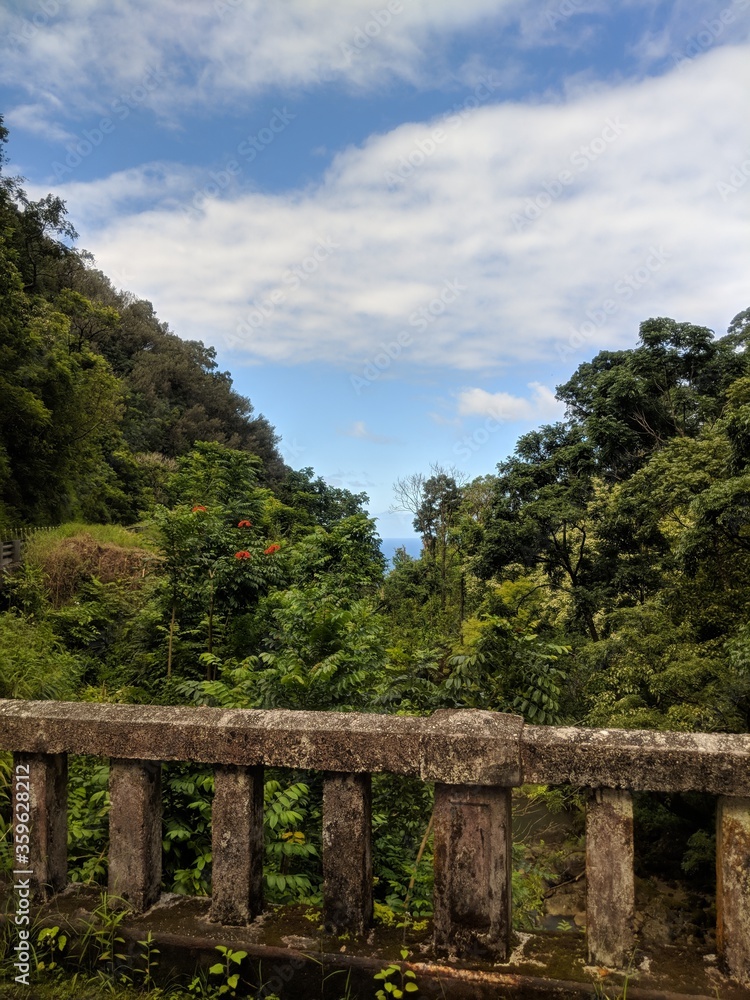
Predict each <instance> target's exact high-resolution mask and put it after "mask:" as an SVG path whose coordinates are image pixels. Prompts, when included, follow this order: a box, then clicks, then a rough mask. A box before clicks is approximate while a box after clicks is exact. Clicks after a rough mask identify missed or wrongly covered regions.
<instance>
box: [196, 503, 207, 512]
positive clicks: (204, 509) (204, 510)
mask: <svg viewBox="0 0 750 1000" xmlns="http://www.w3.org/2000/svg"><path fill="white" fill-rule="evenodd" d="M206 510H207V508H206V507H203V506H202V505H201V504H196V506H195V507H193V513H194V514H198V513H200V514H205V513H206Z"/></svg>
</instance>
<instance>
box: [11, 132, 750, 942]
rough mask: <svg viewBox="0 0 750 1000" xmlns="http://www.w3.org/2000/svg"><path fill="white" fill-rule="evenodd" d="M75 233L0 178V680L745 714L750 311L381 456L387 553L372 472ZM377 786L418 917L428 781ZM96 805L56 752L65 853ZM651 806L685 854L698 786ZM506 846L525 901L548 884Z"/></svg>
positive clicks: (678, 715) (370, 701)
mask: <svg viewBox="0 0 750 1000" xmlns="http://www.w3.org/2000/svg"><path fill="white" fill-rule="evenodd" d="M0 128H2V123H1V121H0ZM5 137H6V134H5V130H2V131H1V132H0V139H1V140H4V139H5ZM1 149H2V142H0V150H1ZM74 237H75V233H74V230H73V228H72V226H71V225H70V223H69V221H68V219H67V216H66V213H65V206H64V204H63V203H62V202H61V201H60V200H59V199H58V198H55V197H53V196H47V197H46V198H43V199H41V200H40V201H37V202H33V201H30V200H29V199H28V197H27V196H26V194H25V193H24V191H23V189H22V187H21V182H20V180H19V179H16V178H9V177H7V176H3V175H2V173H0V535H3V534H9V533H12V529H13V528H14V527H15V526H23V527H27V528H31V527H34V526H37V527H44V528H46V529H52V530H45V531H38V532H36V533H34V534H32V535H31V536H30V538H29V540H28V543H27V545H26V548H25V558H24V563H23V565H22V567H21V568H20V569H19V570H17V571H15V572H14V573H13V574H11V575H10V576H9V577H8V578H7V579H6V580H5V581H4V584H3V587H2V590H1V591H0V608H1V610H0V697H3V698H58V699H84V700H97V701H117V702H134V703H146V702H148V703H160V704H175V703H180V704H195V705H199V704H206V705H219V706H232V707H252V708H272V707H274V708H276V707H283V708H303V707H304V708H308V709H310V708H316V709H337V710H342V711H354V710H356V711H375V712H399V713H426V712H431V711H434V710H435V709H437V708H445V707H449V708H454V707H459V708H460V707H471V708H474V707H477V708H485V709H493V710H499V711H512V712H517V713H520V714H522V715H523V716H524V717H525V718H526V719H527V720H528V721H529V722H533V723H543V724H544V723H576V724H582V725H608V726H620V727H640V728H655V729H676V730H704V731H722V732H746V731H748V728H749V722H750V619H749V618H748V601H749V600H750V350H749V348H748V342H749V339H750V310H746V311H745V312H742V313H740V314H739V315H738V316H737V317H736V318H735V319H734V320H733V322H732V324H731V326H730V328H729V331H728V333H727V334H726V335H725V336H721V337H716V336H715V335H714V334H713V332H712V331H710V330H708V329H706V328H704V327H700V326H694V325H692V324H691V323H687V322H676V321H674V320H672V319H664V318H660V319H650V320H648V321H646V322H644V323H643V324H642V325H641V329H640V336H639V340H638V345H637V346H636V347H634V348H632V349H630V350H622V351H602V352H601V353H599V354H598V355H597V356H596V357H595V358H593V360H591V361H590V362H586V363H584V364H582V365H581V366H580V367H579V368H578V370H577V371H576V372H575V373H574V374H573V376H572V377H571V378H570V379H569V381H568V382H566V383H565V384H564V385H562V386H560V387H559V388H558V396H559V398H560V399H561V400H563V401H564V402H565V404H566V405H567V417H566V419H565V420H564V421H562V422H559V423H557V424H554V425H551V426H543V427H540V428H539V429H538V430H534V431H532V432H531V433H528V434H525V435H524V436H523V437H521V438H520V440H519V441H518V444H517V446H516V449H515V452H514V453H513V455H512V456H510V457H509V458H506V459H504V460H502V461H501V462H500V463H499V464H498V465H497V468H496V471H495V472H492V473H488V474H487V475H486V476H483V477H480V478H477V479H474V480H472V481H467V480H466V479H465V478H464V477H462V476H461V474H460V473H459V472H458V471H457V470H455V469H445V468H442V467H440V466H433V467H432V468H431V469H430V470H429V471H427V470H425V471H424V472H419V471H416V472H415V473H414V475H413V476H411V477H409V478H408V479H405V480H402V481H400V482H399V483H397V484H396V494H397V504H398V506H400V507H401V508H402V509H406V510H410V511H411V513H412V515H413V517H414V526H415V529H416V531H417V532H418V533H419V534H420V535H421V537H422V539H423V551H422V554H421V557H420V558H419V559H412V558H410V557H409V556H407V555H406V553H405V552H401V553H399V554H398V556H397V558H396V560H395V564H394V566H393V568H392V570H391V571H390V572H388V573H386V566H385V562H384V559H383V557H382V555H381V552H380V547H379V539H378V536H377V533H376V528H375V524H374V522H373V520H372V519H370V518H369V517H368V515H367V512H366V510H365V504H366V502H367V497H366V496H365V495H363V494H359V495H355V494H352V493H350V492H348V491H346V490H341V489H334V488H332V487H330V486H328V485H327V484H326V483H325V482H324V481H323V480H322V479H321V478H320V477H317V478H316V477H315V474H314V472H313V470H311V469H302V470H293V469H290V468H288V467H287V466H286V465H285V463H284V462H283V461H282V459H281V457H280V455H279V452H278V449H277V444H278V439H277V437H276V436H275V434H274V431H273V428H272V427H271V425H270V424H269V423H268V421H267V420H266V419H265V417H263V416H255V415H254V414H253V410H252V406H251V404H250V402H249V401H248V400H247V399H244V398H242V397H241V396H239V395H238V394H237V393H236V392H234V390H233V389H232V385H231V379H230V377H229V375H228V373H225V372H219V371H218V370H217V367H216V361H215V356H214V351H213V349H212V348H208V347H205V346H204V345H203V344H202V343H199V342H185V341H182V340H180V339H179V338H178V337H177V336H175V335H174V334H173V333H171V332H170V331H169V329H168V327H167V326H166V324H164V323H162V322H161V321H159V320H158V319H157V317H156V316H155V314H154V311H153V309H152V307H151V305H150V304H149V303H147V302H144V301H141V300H138V299H136V298H134V297H133V296H131V295H129V294H127V293H123V292H119V291H116V290H115V289H114V288H113V287H112V285H111V283H110V281H109V280H108V279H107V278H106V277H105V276H104V275H103V274H101V273H100V272H99V271H97V270H95V269H94V267H93V266H92V262H91V260H90V259H89V258H88V256H87V255H86V254H85V253H84V252H81V251H78V250H76V249H74V247H73V240H74ZM3 766H4V768H5V770H4V771H3V772H2V773H3V775H4V783H5V786H6V793H5V794H6V798H7V766H8V764H7V761H5V763H4V765H3ZM212 780H213V779H212V774H211V770H210V769H209V768H204V767H199V766H196V765H194V764H190V763H185V764H181V765H170V766H168V767H167V768H166V779H165V784H166V796H167V802H166V806H165V817H166V827H165V841H164V846H165V852H166V868H165V882H166V886H167V888H168V889H171V890H174V891H178V892H185V893H193V892H205V891H207V890H208V889H209V887H210V878H211V838H210V813H211V793H212ZM320 785H321V782H320V777H319V776H316V775H310V774H304V775H303V774H294V773H290V772H283V771H279V772H271V773H270V774H269V780H268V782H267V784H266V790H265V795H266V828H267V829H266V834H267V837H266V850H267V865H266V888H267V892H268V895H269V898H270V899H272V900H275V901H277V902H296V901H305V902H315V901H316V900H318V899H319V897H320V881H321V875H320V859H319V851H320V810H321V787H320ZM374 786H375V787H374V799H375V801H374V827H375V868H376V873H377V878H378V883H377V886H376V896H377V912H378V915H379V919H382V920H384V921H386V922H387V921H389V920H393V919H397V918H398V915H399V914H401V913H403V911H404V909H405V908H406V909H408V910H409V912H410V913H411V914H412V916H413V917H414V918H415V919H420V918H421V917H424V916H426V915H428V914H429V909H430V864H429V859H430V848H429V845H428V847H427V850H426V851H425V853H424V863H423V864H422V865H421V866H420V867H419V870H418V872H417V876H416V880H415V882H414V884H413V885H411V887H410V881H411V880H412V877H413V876H414V872H415V859H416V857H417V853H418V850H419V847H420V843H421V842H422V839H423V837H424V836H425V831H426V828H427V824H428V820H429V816H430V811H431V802H430V795H431V791H430V789H429V788H428V787H427V786H424V785H422V784H421V783H412V782H408V781H405V780H402V779H398V778H394V777H386V776H378V777H376V779H375V782H374ZM650 808H651V812H650V813H647V814H644V816H645V819H644V820H643V823H644V829H651V827H649V818H648V817H649V816H651V817H652V818H653V815H654V810H656V809H657V806H654V805H653V804H652V806H651V807H650ZM107 809H108V795H107V768H106V765H105V763H104V762H101V761H93V760H89V759H83V758H81V759H74V760H73V762H72V790H71V802H70V857H71V872H72V877H73V879H74V880H79V881H88V880H94V881H98V882H102V881H104V880H105V877H106V867H105V866H106V837H107V830H106V815H107ZM658 809H660V810H662V812H661V813H659V818H660V822H659V824H656V823H653V824H652V825H653V829H654V830H656V827H657V826H658V827H659V831H660V832H658V833H656V832H655V833H654V835H653V837H652V838H651V841H649V843H650V844H651V847H653V845H654V844H655V843H657V841H658V843H659V844H660V845H661V849H662V850H661V855H660V856H661V857H662V858H664V857H665V856H666V855H669V856H672V857H676V859H677V864H678V866H679V865H680V864H681V865H682V867H683V870H686V871H695V870H697V869H698V868H700V866H701V865H703V864H704V863H706V862H707V859H709V858H710V856H711V850H710V833H707V832H706V831H707V830H708V829H709V827H710V809H711V805H710V803H709V804H707V803H704V802H702V801H700V802H697V801H696V800H691V801H689V802H685V801H683V800H678V799H677V798H676V797H675V798H674V801H670V802H668V803H667V804H666V805H665V804H664V803H660V804H659V805H658ZM2 817H5V818H2V823H3V824H4V828H3V830H1V831H0V832H2V833H4V834H5V840H4V842H3V844H4V847H3V850H4V852H5V853H6V855H7V848H8V840H7V833H8V830H7V809H5V810H4V811H3V812H2ZM696 817H697V819H696ZM691 824H692V826H691ZM696 824H702V826H703V828H704V829H697V827H696ZM665 829H666V830H667V834H666V835H667V836H669V837H672V838H673V840H672V841H671V842H670V843H669V844H667V843H666V842H662V841H659V840H658V838H659V837H662V838H663V837H664V836H665V834H664V830H665ZM675 843H677V844H679V850H677V851H676V852H675V848H674V844H675ZM517 853H518V856H517V859H516V860H517V863H518V879H517V885H516V896H517V903H518V904H519V906H518V920H519V921H521V922H523V920H524V919H531V918H530V916H529V914H531V915H533V912H534V906H535V905H536V904H533V905H532V903H529V905H528V907H527V908H526V909H524V905H523V903H524V899H525V898H526V897H525V896H524V893H526V894H529V893H532V895H533V891H535V892H536V896H535V897H534V898H535V899H537V900H538V896H539V891H538V889H539V885H541V884H542V883H541V881H539V879H541V876H539V869H538V867H537V868H535V867H534V865H535V864H536V863H537V862H536V861H533V860H529V858H528V857H526V856H525V855H524V852H523V850H522V848H519V850H518V852H517ZM537 876H539V879H538V884H537V888H536V890H533V885H534V884H535V883H534V881H533V880H534V878H536V877H537ZM530 886H531V887H532V888H530ZM532 890H533V891H532Z"/></svg>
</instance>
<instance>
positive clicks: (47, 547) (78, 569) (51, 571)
mask: <svg viewBox="0 0 750 1000" xmlns="http://www.w3.org/2000/svg"><path fill="white" fill-rule="evenodd" d="M23 555H24V561H25V563H26V565H27V566H28V567H31V568H32V570H33V569H37V570H38V571H40V572H41V574H42V579H43V583H44V588H45V590H46V591H47V595H48V597H49V599H50V601H51V602H52V604H53V605H54V606H55V607H58V608H59V607H60V605H62V604H64V603H65V602H66V601H69V600H70V599H71V598H72V597H74V596H75V594H76V593H77V591H78V589H79V588H80V586H81V585H82V584H84V583H87V582H89V581H90V580H93V579H97V580H99V581H100V582H101V583H115V582H116V583H121V584H126V585H131V586H137V585H138V584H139V583H140V581H141V580H142V579H143V577H144V576H145V574H146V570H147V568H148V566H149V565H150V564H151V563H152V562H153V560H154V559H156V558H158V557H157V555H156V553H155V552H154V551H153V549H152V548H151V546H150V545H149V542H148V541H147V540H146V539H144V538H143V537H142V536H141V535H138V534H136V533H135V532H133V531H130V530H128V529H127V528H123V527H122V526H120V525H117V524H76V523H72V524H63V525H60V526H59V527H57V528H54V529H52V530H51V531H40V532H37V533H36V534H34V535H33V536H32V537H31V538H30V539H29V541H28V542H27V543H26V544H25V545H24V550H23Z"/></svg>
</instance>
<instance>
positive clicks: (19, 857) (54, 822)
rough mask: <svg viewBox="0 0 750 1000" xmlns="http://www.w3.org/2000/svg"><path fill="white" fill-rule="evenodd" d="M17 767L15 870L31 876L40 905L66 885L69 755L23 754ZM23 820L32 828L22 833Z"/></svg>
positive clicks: (17, 757) (15, 761)
mask: <svg viewBox="0 0 750 1000" xmlns="http://www.w3.org/2000/svg"><path fill="white" fill-rule="evenodd" d="M13 764H14V778H13V779H12V786H11V787H12V792H13V817H14V825H13V830H14V840H13V846H14V859H15V867H16V869H19V870H20V869H24V868H25V869H27V870H30V871H32V872H33V875H32V876H31V890H32V898H33V900H34V901H35V902H41V901H42V900H45V899H49V898H50V897H51V896H53V895H54V894H55V893H56V892H60V890H61V889H64V888H65V886H66V884H67V882H68V825H67V820H68V760H67V757H66V756H65V754H24V753H20V754H15V755H14V758H13ZM25 815H28V823H21V828H19V826H18V825H17V823H18V821H20V820H23V818H24V816H25ZM23 826H27V827H30V833H29V834H27V833H26V832H25V831H24V830H23V829H22V827H23Z"/></svg>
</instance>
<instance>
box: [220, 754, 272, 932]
mask: <svg viewBox="0 0 750 1000" xmlns="http://www.w3.org/2000/svg"><path fill="white" fill-rule="evenodd" d="M211 828H212V872H213V875H212V889H211V919H212V920H215V921H216V922H217V923H219V924H235V925H238V924H248V923H250V921H251V920H252V919H253V918H254V917H257V916H258V914H259V913H260V912H261V911H262V909H263V768H262V767H239V766H233V765H226V766H222V767H217V768H216V769H215V771H214V802H213V810H212V814H211Z"/></svg>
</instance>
